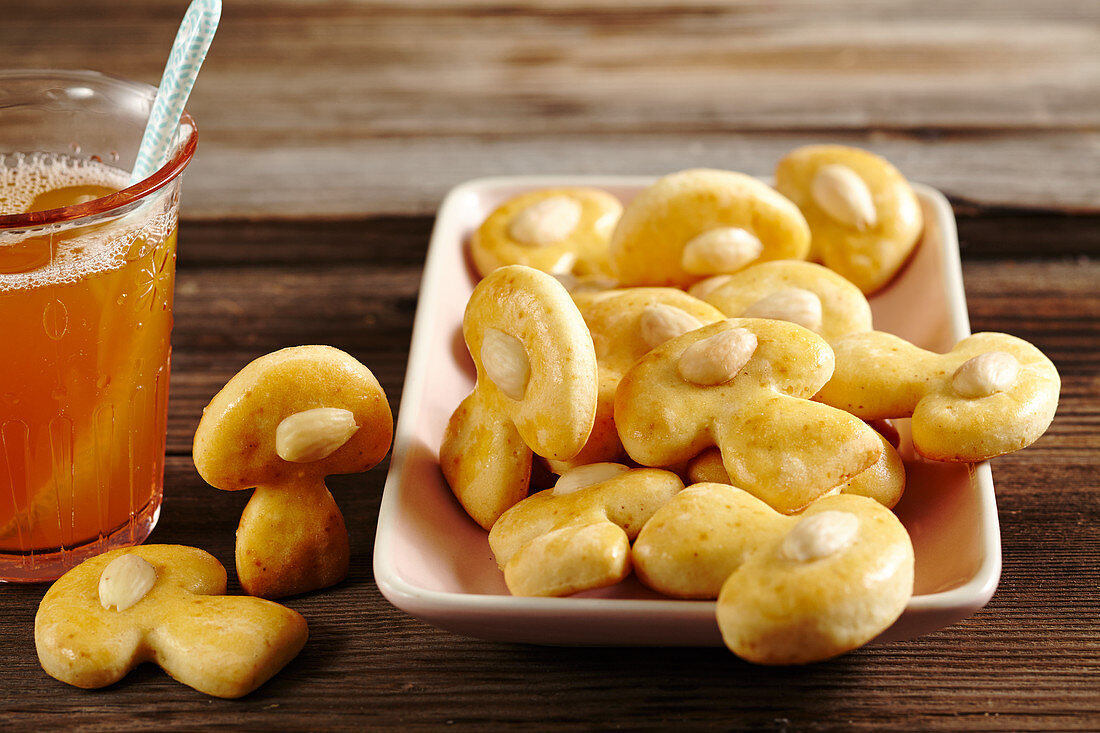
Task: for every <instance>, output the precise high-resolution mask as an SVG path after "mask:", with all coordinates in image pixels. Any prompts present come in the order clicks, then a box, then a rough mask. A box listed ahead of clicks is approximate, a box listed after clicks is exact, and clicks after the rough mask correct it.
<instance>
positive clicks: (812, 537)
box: [780, 510, 859, 562]
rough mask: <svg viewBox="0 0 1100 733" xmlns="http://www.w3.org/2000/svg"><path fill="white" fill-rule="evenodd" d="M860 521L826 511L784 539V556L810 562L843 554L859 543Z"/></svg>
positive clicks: (811, 517) (841, 513)
mask: <svg viewBox="0 0 1100 733" xmlns="http://www.w3.org/2000/svg"><path fill="white" fill-rule="evenodd" d="M858 531H859V518H858V517H856V515H854V514H850V513H848V512H838V511H833V510H830V511H825V512H818V513H817V514H811V515H810V516H808V517H804V518H802V519H800V520H799V522H798V524H796V525H795V526H794V529H792V530H791V531H790V532H788V533H787V536H786V537H784V538H783V544H782V545H781V546H780V552H781V553H782V554H783V556H784V557H786V558H787V559H788V560H794V561H796V562H810V561H811V560H818V559H820V558H823V557H828V556H829V555H832V554H835V553H837V552H840V551H841V550H843V549H844V548H845V547H847V546H848V545H850V544H852V543H853V542H854V541H855V539H856V533H857V532H858Z"/></svg>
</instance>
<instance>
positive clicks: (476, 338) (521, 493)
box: [439, 265, 597, 529]
mask: <svg viewBox="0 0 1100 733" xmlns="http://www.w3.org/2000/svg"><path fill="white" fill-rule="evenodd" d="M462 335H463V337H464V338H465V339H466V346H467V347H468V348H469V350H470V355H471V356H472V357H473V360H474V365H475V367H476V369H477V382H476V383H475V385H474V389H473V392H471V393H470V395H469V396H467V397H466V398H465V399H464V400H462V402H461V404H459V406H458V408H457V409H456V410H455V412H454V414H453V415H451V419H450V421H449V422H448V423H447V428H446V430H445V431H444V434H443V442H442V445H441V446H440V448H439V463H440V467H441V468H442V470H443V476H444V477H445V478H446V479H447V483H448V484H449V485H450V487H451V490H452V491H453V492H454V494H455V496H456V497H457V498H458V501H459V503H461V504H462V506H463V508H464V509H465V510H466V512H467V513H468V514H469V515H470V516H471V517H472V518H473V519H474V521H476V522H477V523H478V524H480V525H481V526H482V527H484V528H485V529H489V528H490V527H492V526H493V522H495V521H496V520H497V518H498V517H499V516H500V515H501V514H502V513H503V512H504V510H505V509H508V508H509V507H511V506H512V505H513V504H515V503H516V502H518V501H519V500H520V499H522V498H523V497H525V496H527V491H528V487H529V485H530V480H531V460H532V452H534V453H537V454H538V455H540V456H542V457H544V458H548V459H553V460H559V461H564V460H567V459H569V458H572V457H573V456H575V455H576V454H577V453H578V452H579V451H580V450H581V448H583V447H584V444H585V441H587V440H588V436H589V434H590V433H591V431H592V424H593V421H594V420H595V415H596V387H597V376H596V354H595V351H594V350H593V348H592V337H591V336H590V335H589V333H588V327H587V326H585V325H584V319H583V318H581V314H580V311H578V310H577V306H576V305H574V303H573V299H572V298H571V297H570V296H569V293H568V292H567V291H566V290H565V288H564V287H563V286H562V285H561V283H559V282H558V281H557V280H555V279H554V278H553V277H552V276H550V275H547V274H546V273H544V272H541V271H539V270H536V269H533V268H530V267H526V266H524V265H509V266H506V267H501V268H498V269H496V270H494V271H493V272H491V273H489V275H487V276H486V277H485V278H484V279H482V280H481V282H479V283H478V284H477V287H475V288H474V292H473V293H472V294H471V295H470V300H469V302H468V303H467V304H466V313H465V315H464V317H463V319H462Z"/></svg>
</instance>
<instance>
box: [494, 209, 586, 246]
mask: <svg viewBox="0 0 1100 733" xmlns="http://www.w3.org/2000/svg"><path fill="white" fill-rule="evenodd" d="M580 221H581V205H580V203H579V202H578V201H577V200H576V199H573V198H571V197H569V196H550V197H549V198H545V199H542V200H541V201H536V202H535V203H533V204H531V205H530V206H528V207H527V208H525V209H523V210H522V211H520V212H519V213H518V214H516V216H515V218H514V219H512V224H511V226H509V227H508V234H509V235H511V237H512V239H514V240H516V241H517V242H519V243H520V244H526V245H528V246H531V247H547V246H549V245H551V244H556V243H558V242H560V241H562V240H563V239H565V238H566V237H568V236H569V235H570V234H572V233H573V230H574V229H576V228H577V225H578V224H580Z"/></svg>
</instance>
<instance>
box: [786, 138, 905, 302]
mask: <svg viewBox="0 0 1100 733" xmlns="http://www.w3.org/2000/svg"><path fill="white" fill-rule="evenodd" d="M775 187H776V188H777V189H778V190H779V191H780V193H782V194H783V195H784V196H786V197H787V198H789V199H790V200H791V201H793V202H794V203H795V204H796V205H797V206H798V208H799V209H800V210H801V211H802V213H803V214H804V215H805V217H806V221H807V223H808V224H809V227H810V231H811V232H812V249H811V252H810V255H809V258H810V259H812V260H815V261H819V262H822V263H823V264H824V265H825V266H826V267H828V268H829V269H831V270H835V271H836V272H838V273H840V274H841V275H843V276H844V277H845V278H847V279H848V280H850V281H852V282H853V283H855V285H856V286H857V287H859V289H860V290H862V291H863V292H864V293H867V294H870V293H873V292H875V291H877V290H879V289H881V288H882V287H883V286H885V285H886V284H887V283H889V282H890V281H891V280H892V279H893V278H894V276H895V275H896V274H897V273H898V271H899V270H900V269H901V268H902V266H903V265H904V264H905V263H906V261H907V260H908V259H909V255H910V254H911V253H912V251H913V249H914V248H915V247H916V245H917V242H918V241H919V239H920V235H921V231H922V230H923V227H924V216H923V213H922V212H921V207H920V202H919V201H918V200H917V196H916V194H915V193H913V188H912V187H911V186H910V185H909V182H908V181H907V180H906V179H905V177H904V176H903V175H902V174H901V173H900V172H898V170H897V168H895V167H894V166H893V165H892V164H891V163H890V162H889V161H887V160H886V159H885V158H882V157H880V156H878V155H875V154H874V153H870V152H868V151H866V150H861V149H859V148H852V147H848V146H844V145H808V146H805V147H801V148H797V149H795V150H793V151H791V152H790V153H788V154H787V155H786V156H784V158H783V159H782V160H780V161H779V164H778V166H777V167H776V170H775Z"/></svg>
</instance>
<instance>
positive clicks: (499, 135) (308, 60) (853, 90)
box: [0, 0, 1100, 218]
mask: <svg viewBox="0 0 1100 733" xmlns="http://www.w3.org/2000/svg"><path fill="white" fill-rule="evenodd" d="M1098 8H1100V6H1097V5H1096V4H1095V3H1087V2H1055V3H1043V4H1041V5H1035V4H1031V3H1026V2H1022V1H1018V2H1012V3H996V2H982V3H975V4H969V3H962V4H959V3H948V2H936V3H916V2H905V3H885V2H882V3H876V2H860V1H858V0H849V1H847V2H842V3H835V4H834V3H829V4H826V5H821V4H814V3H805V2H783V3H766V4H760V3H753V2H741V3H729V4H726V3H718V2H695V3H688V4H684V5H680V4H672V3H660V2H655V1H651V2H642V3H633V4H630V5H627V6H618V5H617V4H614V3H610V2H606V1H605V2H601V3H594V4H581V3H577V2H528V3H486V4H477V5H470V4H466V3H459V2H419V3H411V4H407V5H406V4H403V3H344V2H335V1H331V2H329V1H322V0H314V1H312V2H291V1H289V0H284V1H283V2H277V3H268V2H260V1H259V0H249V2H234V3H231V4H228V5H227V6H226V9H225V17H224V20H223V22H222V26H221V29H220V31H219V34H218V38H217V40H216V42H215V44H214V48H213V50H212V51H211V54H210V57H209V59H208V61H207V64H206V66H205V67H204V71H203V73H202V76H201V78H200V80H199V83H198V85H197V86H196V90H195V93H194V95H193V97H192V102H191V109H192V111H193V112H194V114H195V116H196V118H197V119H198V121H199V126H200V139H201V143H200V153H199V156H198V158H197V160H196V161H195V163H194V167H193V169H192V171H191V174H190V175H189V177H188V183H187V186H186V189H185V194H184V197H185V203H184V215H185V216H188V217H195V218H221V217H227V216H233V215H244V216H275V217H349V216H350V217H353V216H362V215H371V214H378V213H397V214H423V213H427V212H429V211H431V210H432V209H433V208H434V206H435V204H436V203H437V202H438V200H439V198H440V197H441V196H442V195H443V193H444V192H445V191H446V190H447V188H449V187H450V186H452V185H454V184H455V183H458V182H460V181H462V180H466V179H468V178H473V177H477V176H481V175H487V174H525V173H548V172H558V173H561V172H565V173H585V172H590V173H643V174H659V173H667V172H670V171H673V170H677V169H680V168H685V167H689V166H696V165H710V166H714V167H730V168H734V169H737V170H743V171H745V172H749V173H754V174H767V173H769V172H770V171H771V170H772V168H773V167H774V164H775V161H776V160H777V159H778V157H779V156H780V155H782V154H783V153H784V152H786V151H787V150H789V149H790V148H792V147H794V146H796V145H799V144H802V143H806V142H813V141H820V140H835V141H840V142H848V143H852V144H857V145H864V146H867V147H870V148H872V149H875V150H877V151H879V152H881V153H883V154H885V155H886V156H887V157H889V158H890V159H891V160H894V161H895V162H896V163H897V164H898V165H899V167H901V168H902V170H903V171H905V172H906V173H907V174H909V175H910V176H911V177H913V178H914V179H916V180H922V181H925V182H927V183H930V184H932V185H935V186H938V187H940V188H943V189H944V190H946V191H948V192H949V193H951V194H952V195H954V196H957V197H959V198H962V199H967V200H973V201H975V202H977V203H979V204H981V205H994V206H998V205H1004V206H1018V207H1040V208H1056V209H1074V210H1081V209H1084V210H1091V211H1095V210H1096V208H1097V206H1098V205H1100V204H1098V202H1100V189H1098V187H1100V183H1098V177H1097V176H1096V175H1095V172H1096V170H1097V168H1098V166H1100V155H1098V153H1097V151H1098V150H1100V139H1098V137H1097V136H1098V135H1100V132H1098V131H1097V130H1098V123H1100V54H1098V53H1097V52H1096V49H1097V48H1098V47H1100V9H1098ZM179 12H180V8H179V7H178V3H176V2H173V1H172V0H159V1H158V2H156V3H144V2H142V3H136V2H134V0H127V2H120V3H109V4H96V3H82V4H79V5H77V6H74V7H70V6H69V4H68V3H60V1H59V0H53V2H44V3H31V2H29V0H17V2H16V4H15V6H14V8H12V9H11V10H7V9H6V11H5V22H4V23H3V24H2V25H0V48H4V50H5V56H6V59H7V62H6V65H10V66H17V67H33V66H58V67H91V68H98V69H101V70H105V71H108V72H111V73H115V74H119V75H122V76H128V77H132V78H137V79H143V80H145V81H148V82H151V83H156V81H157V80H158V79H159V77H160V71H161V67H162V64H163V59H164V55H165V53H166V49H167V47H168V45H169V44H170V41H171V37H172V34H173V32H174V27H175V23H176V17H177V15H178V14H179ZM47 34H48V38H49V40H50V42H49V43H43V42H42V41H41V39H42V38H43V37H47ZM107 38H110V39H114V40H112V41H111V42H110V43H107V42H106V41H105V40H104V39H107ZM118 39H122V40H118Z"/></svg>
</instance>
